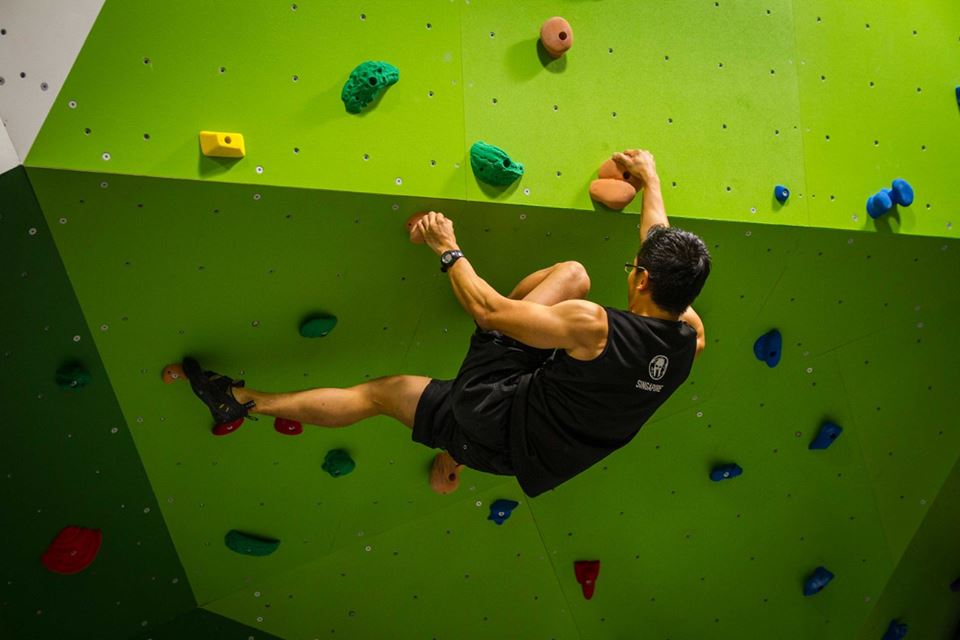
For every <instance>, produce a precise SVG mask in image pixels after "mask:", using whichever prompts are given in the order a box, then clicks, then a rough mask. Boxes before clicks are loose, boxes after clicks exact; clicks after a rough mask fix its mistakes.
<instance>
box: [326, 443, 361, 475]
mask: <svg viewBox="0 0 960 640" xmlns="http://www.w3.org/2000/svg"><path fill="white" fill-rule="evenodd" d="M356 466H357V463H356V462H354V461H353V458H351V457H350V454H349V453H347V452H346V451H344V450H343V449H332V450H330V451H328V452H327V457H326V458H324V461H323V466H322V467H320V468H321V469H323V470H324V471H326V472H327V473H329V474H330V475H331V476H333V477H334V478H339V477H340V476H345V475H347V474H348V473H350V472H351V471H353V470H354V469H355V468H356Z"/></svg>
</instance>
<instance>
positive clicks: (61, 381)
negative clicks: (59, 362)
mask: <svg viewBox="0 0 960 640" xmlns="http://www.w3.org/2000/svg"><path fill="white" fill-rule="evenodd" d="M56 380H57V386H58V387H60V388H61V389H66V390H70V389H82V388H83V387H85V386H87V385H88V384H90V380H91V376H90V372H89V371H87V370H86V369H85V368H84V367H83V365H80V364H75V363H74V364H65V365H63V366H62V367H60V368H59V369H58V370H57V376H56Z"/></svg>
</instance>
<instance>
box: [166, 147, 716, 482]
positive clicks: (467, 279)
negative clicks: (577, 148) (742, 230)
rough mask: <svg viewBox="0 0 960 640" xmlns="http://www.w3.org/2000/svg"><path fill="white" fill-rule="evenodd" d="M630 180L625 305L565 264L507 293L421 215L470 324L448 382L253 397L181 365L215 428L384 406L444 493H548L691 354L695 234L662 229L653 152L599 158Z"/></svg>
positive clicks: (624, 438)
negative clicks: (503, 483) (634, 235)
mask: <svg viewBox="0 0 960 640" xmlns="http://www.w3.org/2000/svg"><path fill="white" fill-rule="evenodd" d="M613 160H614V162H616V163H617V165H618V167H620V168H621V169H623V171H624V172H629V173H630V174H632V175H633V176H635V177H637V178H639V179H640V180H642V181H643V186H644V197H643V209H642V216H641V224H640V250H639V251H638V252H637V254H636V256H635V257H634V258H633V260H632V262H629V263H625V264H624V267H625V270H626V272H627V274H628V275H627V309H626V310H621V309H617V308H613V307H606V306H601V305H598V304H594V303H593V302H589V301H587V300H585V299H584V298H585V297H586V296H587V294H588V293H589V291H590V278H589V276H588V275H587V272H586V270H585V269H584V267H583V265H581V264H580V263H578V262H572V261H571V262H561V263H558V264H555V265H553V266H551V267H548V268H545V269H541V270H540V271H537V272H535V273H532V274H530V275H528V276H527V277H526V278H524V279H523V280H521V281H520V283H519V284H517V286H516V287H515V288H514V289H513V291H512V292H511V293H510V295H509V296H503V295H501V294H499V293H498V292H497V291H496V290H494V289H493V287H491V286H490V285H489V284H487V282H485V281H484V280H483V279H482V278H481V277H480V276H479V275H477V273H476V271H474V269H473V266H472V265H471V264H470V262H469V260H468V259H467V257H466V256H464V255H463V253H462V252H461V251H460V247H459V245H458V244H457V238H456V235H455V234H454V230H453V221H451V220H450V219H449V218H447V217H445V216H444V215H443V214H442V213H437V212H434V211H431V212H429V213H428V214H426V215H424V216H423V217H422V218H420V220H419V221H418V222H417V223H416V225H415V226H414V227H413V229H412V231H411V238H413V236H414V235H415V234H420V235H421V236H422V239H423V241H424V242H425V243H426V244H427V245H428V246H429V247H430V249H432V250H433V251H434V252H435V253H436V254H437V255H438V256H440V259H441V270H442V271H444V272H445V273H446V274H447V275H448V276H449V278H450V283H451V286H452V287H453V292H454V294H455V295H456V297H457V299H458V300H459V302H460V304H461V305H462V306H463V308H464V309H465V310H466V312H467V313H468V314H470V316H471V317H472V318H473V319H474V321H475V323H476V326H477V328H476V331H475V332H474V333H473V335H472V336H471V338H470V347H469V350H468V351H467V355H466V357H465V358H464V360H463V363H462V365H461V367H460V371H459V373H458V374H457V377H456V378H455V379H453V380H437V379H432V378H429V377H425V376H416V375H393V376H385V377H382V378H377V379H375V380H370V381H369V382H365V383H363V384H359V385H356V386H354V387H349V388H344V389H337V388H320V389H309V390H305V391H299V392H293V393H264V392H261V391H255V390H253V389H247V388H245V387H244V381H242V380H240V381H234V380H232V379H231V378H228V377H226V376H222V375H220V374H217V373H215V372H212V371H203V369H202V368H201V366H200V364H199V363H198V362H197V361H196V360H194V359H193V358H185V359H184V361H183V369H184V372H185V373H186V375H187V377H188V378H189V380H190V384H191V387H192V389H193V391H194V393H195V394H196V395H197V396H198V397H200V399H201V400H203V401H204V402H205V403H206V404H207V406H208V407H209V408H210V411H211V413H212V414H213V416H214V419H215V420H216V421H218V423H225V422H231V421H234V420H237V419H238V418H240V417H246V416H247V415H249V414H251V413H252V414H261V415H267V416H275V417H280V418H286V419H288V420H296V421H299V422H302V423H305V424H312V425H318V426H325V427H344V426H348V425H351V424H354V423H356V422H358V421H361V420H364V419H365V418H370V417H372V416H378V415H385V416H389V417H392V418H394V419H396V420H398V421H399V422H401V423H403V424H404V425H406V426H407V427H408V428H409V429H411V431H412V439H413V440H414V441H415V442H419V443H422V444H424V445H426V446H428V447H432V448H438V449H442V450H443V451H441V452H440V453H438V454H437V456H436V457H435V459H434V462H433V466H432V469H431V472H430V486H431V487H432V488H433V489H434V491H436V492H438V493H441V494H446V493H450V492H452V491H454V490H456V488H457V487H458V485H459V481H460V472H461V470H462V469H463V468H464V467H468V468H471V469H475V470H478V471H482V472H486V473H492V474H498V475H509V476H516V478H517V481H518V482H519V484H520V487H521V488H522V489H523V491H524V493H525V494H526V495H528V496H530V497H535V496H537V495H540V494H541V493H543V492H545V491H548V490H551V489H553V488H555V487H557V486H558V485H560V484H561V483H563V482H565V481H567V480H569V479H570V478H572V477H574V476H576V475H577V474H579V473H581V472H582V471H584V470H586V469H588V468H589V467H591V466H592V465H594V464H595V463H597V462H599V461H600V460H602V459H603V458H605V457H606V456H608V455H609V454H611V453H612V452H614V451H616V450H617V449H619V448H621V447H623V446H624V445H626V444H627V443H629V442H630V441H631V440H632V439H633V437H634V436H635V435H636V434H637V432H638V431H639V430H640V428H641V426H643V424H644V423H645V422H646V421H647V420H648V419H649V418H650V416H652V415H653V413H654V412H655V411H656V410H657V408H659V407H660V405H662V404H663V403H664V402H665V401H666V400H667V398H668V397H670V395H671V394H672V393H673V392H674V391H676V390H677V388H678V387H679V386H680V385H681V384H682V383H683V382H684V380H686V378H687V376H688V375H689V373H690V370H691V368H692V366H693V362H694V358H695V357H697V356H699V355H700V352H701V351H703V349H704V346H705V345H706V341H705V338H704V329H703V322H702V321H701V319H700V317H699V316H698V315H697V313H696V312H695V311H694V310H693V308H692V307H691V306H690V305H691V304H692V303H693V301H694V299H695V298H696V297H697V296H698V295H699V294H700V291H701V289H702V288H703V285H704V283H705V282H706V280H707V276H708V275H709V274H710V254H709V252H708V251H707V247H706V245H705V244H704V242H703V241H702V240H701V239H700V238H699V237H697V236H696V235H694V234H692V233H689V232H686V231H682V230H680V229H677V228H676V227H670V225H669V222H668V220H667V215H666V211H665V209H664V204H663V196H662V194H661V190H660V178H659V176H658V174H657V171H656V163H655V160H654V156H653V155H652V154H651V153H650V152H649V151H646V150H641V149H628V150H625V151H623V152H622V153H615V154H613Z"/></svg>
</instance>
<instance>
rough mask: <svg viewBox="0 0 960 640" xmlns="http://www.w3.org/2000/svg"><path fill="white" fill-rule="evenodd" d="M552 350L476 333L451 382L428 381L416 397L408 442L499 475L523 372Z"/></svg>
mask: <svg viewBox="0 0 960 640" xmlns="http://www.w3.org/2000/svg"><path fill="white" fill-rule="evenodd" d="M553 354H554V350H553V349H536V348H534V347H530V346H528V345H525V344H523V343H522V342H518V341H516V340H514V339H512V338H508V337H507V336H505V335H503V334H502V333H500V332H498V331H484V330H482V329H480V328H479V327H477V330H476V331H475V332H474V334H473V335H472V336H471V337H470V348H469V350H468V351H467V356H466V358H464V360H463V364H462V365H460V372H459V373H457V377H456V379H454V380H431V381H430V383H429V384H428V385H427V387H426V388H425V389H424V390H423V395H421V396H420V402H419V403H418V404H417V410H416V413H415V414H414V420H413V441H414V442H419V443H421V444H425V445H427V446H428V447H434V448H439V449H445V450H446V451H447V452H448V453H449V454H450V456H451V457H452V458H453V459H454V460H456V461H457V462H458V463H459V464H463V465H466V466H468V467H470V468H471V469H476V470H478V471H484V472H487V473H494V474H497V475H503V476H512V475H514V470H513V463H512V462H511V460H510V439H509V424H510V405H511V403H512V401H513V395H514V393H515V392H516V390H517V385H518V384H519V382H520V379H521V377H522V376H523V375H524V374H529V373H530V372H532V371H535V370H536V369H538V368H540V367H541V366H542V365H543V363H544V362H545V361H546V360H548V359H549V358H551V357H552V356H553Z"/></svg>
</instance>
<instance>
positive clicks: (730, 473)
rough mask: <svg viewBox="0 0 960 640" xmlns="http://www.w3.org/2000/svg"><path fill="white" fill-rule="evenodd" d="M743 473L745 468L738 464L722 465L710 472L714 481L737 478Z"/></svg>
mask: <svg viewBox="0 0 960 640" xmlns="http://www.w3.org/2000/svg"><path fill="white" fill-rule="evenodd" d="M741 473H743V469H741V468H740V465H738V464H727V465H723V466H722V467H717V468H716V469H714V470H713V471H711V472H710V479H711V480H713V481H714V482H720V481H721V480H726V479H728V478H736V477H737V476H739V475H740V474H741Z"/></svg>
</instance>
